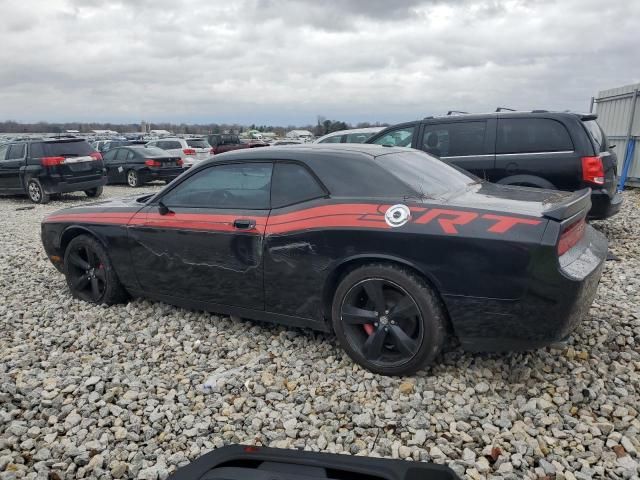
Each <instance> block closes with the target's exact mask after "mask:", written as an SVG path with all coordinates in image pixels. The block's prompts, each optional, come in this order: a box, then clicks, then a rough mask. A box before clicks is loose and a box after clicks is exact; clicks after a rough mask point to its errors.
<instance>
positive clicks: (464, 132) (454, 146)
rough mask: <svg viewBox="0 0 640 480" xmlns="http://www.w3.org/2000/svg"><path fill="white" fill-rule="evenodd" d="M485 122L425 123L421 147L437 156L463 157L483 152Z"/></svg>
mask: <svg viewBox="0 0 640 480" xmlns="http://www.w3.org/2000/svg"><path fill="white" fill-rule="evenodd" d="M486 130H487V123H486V122H455V123H443V124H439V125H430V124H427V125H425V128H424V132H423V134H422V141H421V143H420V144H421V149H422V150H424V151H425V152H427V153H430V154H431V155H435V156H437V157H464V156H471V155H482V154H484V153H485V149H484V140H485V134H486Z"/></svg>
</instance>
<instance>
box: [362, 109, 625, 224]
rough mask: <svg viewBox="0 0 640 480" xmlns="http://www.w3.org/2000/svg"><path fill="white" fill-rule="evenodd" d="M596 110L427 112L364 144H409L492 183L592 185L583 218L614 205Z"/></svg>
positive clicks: (611, 159) (613, 164) (612, 160)
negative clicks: (439, 114)
mask: <svg viewBox="0 0 640 480" xmlns="http://www.w3.org/2000/svg"><path fill="white" fill-rule="evenodd" d="M596 118H597V116H596V115H595V114H586V115H581V114H576V113H568V112H548V111H546V110H534V111H531V112H502V111H498V112H494V113H487V114H461V115H447V116H444V117H427V118H425V119H423V120H417V121H413V122H407V123H402V124H399V125H394V126H392V127H389V128H387V129H385V130H383V131H381V132H379V133H378V134H376V135H374V136H373V137H371V138H370V139H368V140H367V141H366V142H365V143H373V144H379V145H394V146H405V147H413V148H417V149H420V150H423V151H425V152H427V153H430V154H432V155H435V156H437V157H440V158H441V159H443V160H446V161H448V162H450V163H452V164H454V165H457V166H458V167H461V168H463V169H465V170H468V171H469V172H471V173H474V174H475V175H477V176H478V177H481V178H484V179H486V180H488V181H490V182H495V183H500V184H503V185H521V186H528V187H539V188H548V189H556V190H569V191H574V190H580V189H582V188H585V187H589V188H591V189H592V195H591V201H592V208H591V211H590V212H589V217H590V218H593V219H599V218H600V219H601V218H607V217H610V216H612V215H614V214H616V213H617V212H618V210H620V206H621V204H622V196H621V195H620V194H618V193H616V181H617V158H616V154H615V153H614V152H613V151H612V150H611V149H610V148H609V144H608V140H607V137H606V135H605V134H604V132H603V131H602V128H600V126H599V125H598V123H597V122H596Z"/></svg>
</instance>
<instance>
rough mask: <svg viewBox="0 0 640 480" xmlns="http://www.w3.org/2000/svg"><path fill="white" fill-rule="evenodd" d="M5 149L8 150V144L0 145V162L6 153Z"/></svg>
mask: <svg viewBox="0 0 640 480" xmlns="http://www.w3.org/2000/svg"><path fill="white" fill-rule="evenodd" d="M7 150H9V145H1V146H0V162H1V161H2V160H4V157H5V156H6V155H7Z"/></svg>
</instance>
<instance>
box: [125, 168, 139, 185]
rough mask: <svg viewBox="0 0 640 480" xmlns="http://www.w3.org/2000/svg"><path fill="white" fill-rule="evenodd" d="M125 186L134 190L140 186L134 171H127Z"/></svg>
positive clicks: (136, 173)
mask: <svg viewBox="0 0 640 480" xmlns="http://www.w3.org/2000/svg"><path fill="white" fill-rule="evenodd" d="M127 185H129V186H130V187H134V188H135V187H139V186H140V185H142V182H141V181H140V176H139V175H138V172H136V171H135V170H129V171H128V172H127Z"/></svg>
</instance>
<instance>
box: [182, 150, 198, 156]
mask: <svg viewBox="0 0 640 480" xmlns="http://www.w3.org/2000/svg"><path fill="white" fill-rule="evenodd" d="M182 153H184V154H185V155H195V154H196V151H195V150H194V149H193V148H185V149H184V150H182Z"/></svg>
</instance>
